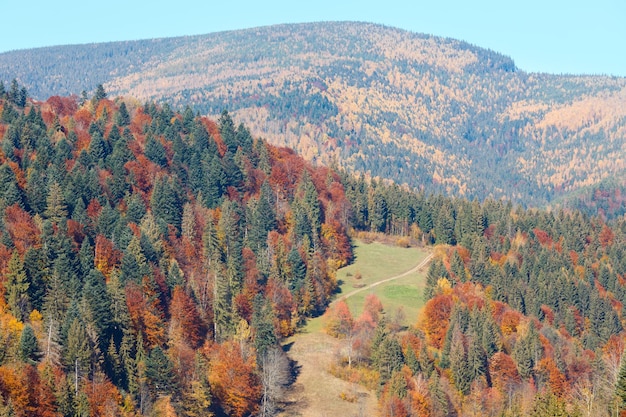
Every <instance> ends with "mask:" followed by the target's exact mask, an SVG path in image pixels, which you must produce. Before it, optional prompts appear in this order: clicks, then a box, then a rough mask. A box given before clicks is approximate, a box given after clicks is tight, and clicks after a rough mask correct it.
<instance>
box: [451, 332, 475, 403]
mask: <svg viewBox="0 0 626 417" xmlns="http://www.w3.org/2000/svg"><path fill="white" fill-rule="evenodd" d="M450 370H451V371H452V380H453V381H454V386H456V388H457V389H458V390H459V391H460V392H461V393H462V394H463V395H467V394H469V391H470V385H471V383H472V373H473V372H474V369H473V365H471V364H469V363H468V356H467V351H466V349H465V346H464V342H463V334H462V333H461V332H460V331H459V330H458V329H457V330H456V331H455V332H454V334H453V335H452V343H451V345H450Z"/></svg>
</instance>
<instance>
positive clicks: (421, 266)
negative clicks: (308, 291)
mask: <svg viewBox="0 0 626 417" xmlns="http://www.w3.org/2000/svg"><path fill="white" fill-rule="evenodd" d="M432 258H433V254H432V253H430V254H428V256H427V257H425V258H424V259H423V260H422V262H420V263H419V264H417V265H416V266H414V267H413V268H411V269H409V270H408V271H406V272H403V273H401V274H398V275H394V276H392V277H389V278H385V279H383V280H381V281H377V282H374V283H373V284H370V285H366V286H365V287H363V288H359V289H356V290H354V291H350V292H349V293H347V294H346V295H342V296H341V297H339V298H337V299H336V300H334V301H333V302H332V303H331V304H334V303H336V302H337V301H339V300H345V299H347V298H349V297H352V296H353V295H354V294H358V293H360V292H361V291H366V290H369V289H371V288H374V287H376V286H377V285H380V284H384V283H385V282H389V281H393V280H396V279H398V278H402V277H405V276H407V275H409V274H412V273H414V272H417V271H419V270H420V269H421V268H423V267H424V266H426V265H427V264H428V262H430V260H431V259H432Z"/></svg>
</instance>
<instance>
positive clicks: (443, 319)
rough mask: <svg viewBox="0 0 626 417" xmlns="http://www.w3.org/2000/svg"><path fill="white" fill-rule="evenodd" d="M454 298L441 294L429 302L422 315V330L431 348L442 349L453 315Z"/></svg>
mask: <svg viewBox="0 0 626 417" xmlns="http://www.w3.org/2000/svg"><path fill="white" fill-rule="evenodd" d="M452 304H453V302H452V297H451V296H450V295H448V294H441V295H438V296H436V297H434V298H431V299H430V300H428V302H427V303H426V305H425V306H424V312H423V314H422V321H421V323H420V324H421V328H422V330H424V333H425V335H426V340H427V342H428V344H430V345H431V346H433V347H435V348H437V349H441V347H442V346H443V340H444V338H445V336H446V332H447V331H448V323H449V321H450V314H451V313H452Z"/></svg>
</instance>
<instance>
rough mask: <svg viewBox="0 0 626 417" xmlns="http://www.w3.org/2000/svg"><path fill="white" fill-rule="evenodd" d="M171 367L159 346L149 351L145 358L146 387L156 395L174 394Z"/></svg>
mask: <svg viewBox="0 0 626 417" xmlns="http://www.w3.org/2000/svg"><path fill="white" fill-rule="evenodd" d="M173 369H174V367H173V365H172V362H171V361H170V360H169V358H168V357H167V356H166V355H165V353H164V352H163V349H161V348H160V347H159V346H157V347H155V348H154V349H152V350H151V351H150V355H148V357H147V358H146V378H147V379H148V385H149V386H150V387H151V389H152V390H153V391H154V392H155V393H157V394H167V393H171V392H174V391H175V389H176V384H175V380H174V373H173Z"/></svg>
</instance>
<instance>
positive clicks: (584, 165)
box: [0, 22, 626, 206]
mask: <svg viewBox="0 0 626 417" xmlns="http://www.w3.org/2000/svg"><path fill="white" fill-rule="evenodd" d="M13 78H17V79H18V80H19V81H20V82H21V83H22V84H24V85H25V86H26V87H27V88H28V90H29V93H30V94H31V95H33V96H34V97H39V98H44V97H47V96H49V95H54V94H59V95H68V94H78V93H79V92H80V91H81V90H83V89H92V88H94V87H95V85H96V84H98V83H102V84H104V86H105V88H106V90H107V91H108V92H110V93H111V94H112V95H130V96H134V97H137V98H138V99H140V100H146V101H158V102H166V103H169V104H170V105H171V106H174V107H183V106H186V105H190V106H192V107H193V108H194V109H195V110H197V111H199V112H201V113H204V114H209V115H212V116H214V115H218V114H219V113H220V112H221V111H222V110H223V109H228V110H229V112H231V114H232V115H233V116H234V118H235V119H236V120H238V121H241V122H244V123H245V124H246V125H247V126H249V127H250V129H251V131H252V132H253V134H255V135H259V136H262V137H264V138H267V139H268V140H269V141H270V142H272V143H274V144H277V145H286V146H290V147H293V148H295V149H297V150H298V151H299V152H300V153H301V154H302V155H304V156H305V157H306V158H307V159H309V160H313V161H319V162H322V163H335V164H338V165H341V166H344V167H346V168H349V169H353V170H356V171H360V172H365V173H367V174H368V175H371V176H372V177H382V178H391V179H393V180H394V181H396V182H398V183H406V184H408V185H409V186H411V187H415V188H418V189H424V190H427V191H434V192H444V193H448V194H455V195H461V196H465V197H468V198H474V197H476V198H480V199H482V198H487V197H494V198H502V197H506V198H510V199H512V200H514V201H516V202H519V203H522V204H525V205H531V206H532V205H534V206H537V205H545V204H548V203H550V202H551V201H553V200H554V199H556V198H560V197H562V196H567V195H570V194H571V193H572V192H574V191H577V190H580V189H585V188H587V187H590V186H597V185H598V184H601V183H602V182H603V181H607V179H609V178H617V179H618V180H619V179H620V178H622V177H623V176H624V173H625V170H626V152H625V149H624V146H625V145H624V138H625V137H626V79H625V78H617V77H605V76H577V75H551V74H537V73H527V72H524V71H522V70H520V69H518V68H516V66H515V64H514V62H513V60H512V59H511V58H509V57H507V56H504V55H501V54H499V53H496V52H493V51H490V50H486V49H482V48H479V47H476V46H473V45H470V44H468V43H466V42H462V41H458V40H454V39H444V38H438V37H433V36H428V35H423V34H417V33H412V32H408V31H404V30H400V29H395V28H390V27H385V26H380V25H375V24H369V23H355V22H332V23H330V22H325V23H309V24H294V25H278V26H269V27H261V28H254V29H248V30H240V31H231V32H221V33H214V34H208V35H202V36H192V37H179V38H168V39H153V40H144V41H133V42H116V43H105V44H91V45H76V46H59V47H52V48H41V49H34V50H26V51H17V52H10V53H5V54H0V80H5V81H9V80H11V79H13Z"/></svg>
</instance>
